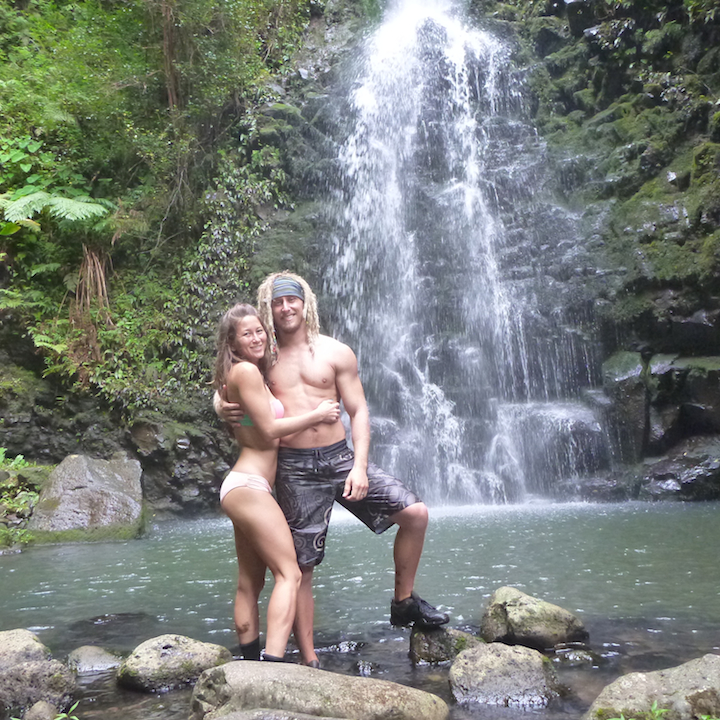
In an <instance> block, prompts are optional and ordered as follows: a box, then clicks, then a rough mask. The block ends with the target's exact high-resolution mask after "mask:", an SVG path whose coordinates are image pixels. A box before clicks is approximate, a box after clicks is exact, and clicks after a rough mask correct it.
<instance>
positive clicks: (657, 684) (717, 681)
mask: <svg viewBox="0 0 720 720" xmlns="http://www.w3.org/2000/svg"><path fill="white" fill-rule="evenodd" d="M653 703H657V706H656V707H657V708H658V709H661V710H663V711H665V710H667V712H666V713H663V718H664V719H665V720H694V718H697V717H700V716H702V715H708V716H711V717H718V716H720V655H712V654H708V655H705V656H703V657H701V658H696V659H695V660H691V661H690V662H686V663H684V664H683V665H679V666H677V667H673V668H668V669H667V670H657V671H655V672H648V673H630V674H628V675H624V676H623V677H621V678H619V679H618V680H616V681H615V682H613V683H611V684H610V685H608V686H607V687H606V688H605V689H604V690H603V691H602V692H601V693H600V695H598V697H597V698H596V700H595V702H594V703H593V704H592V705H591V707H590V709H589V710H588V712H587V713H586V714H585V716H584V720H601V719H602V718H608V717H620V715H621V713H622V715H624V716H625V717H628V718H630V717H644V716H645V715H647V716H648V717H649V716H650V713H651V708H652V706H653Z"/></svg>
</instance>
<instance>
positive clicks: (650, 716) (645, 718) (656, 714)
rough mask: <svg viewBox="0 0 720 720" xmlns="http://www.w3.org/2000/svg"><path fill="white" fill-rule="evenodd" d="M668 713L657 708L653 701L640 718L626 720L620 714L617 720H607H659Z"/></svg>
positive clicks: (615, 719)
mask: <svg viewBox="0 0 720 720" xmlns="http://www.w3.org/2000/svg"><path fill="white" fill-rule="evenodd" d="M668 712H670V711H669V710H667V709H663V708H659V707H658V704H657V700H654V701H653V704H652V706H651V707H650V710H649V712H647V713H643V714H642V718H626V717H625V716H624V715H623V714H622V713H621V714H620V717H619V718H609V720H660V718H662V716H663V715H665V714H666V713H668Z"/></svg>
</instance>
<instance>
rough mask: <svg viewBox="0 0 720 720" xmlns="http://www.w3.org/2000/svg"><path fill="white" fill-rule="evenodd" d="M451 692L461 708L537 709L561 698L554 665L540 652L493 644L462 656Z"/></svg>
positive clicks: (452, 676) (453, 669)
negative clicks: (484, 706) (473, 705)
mask: <svg viewBox="0 0 720 720" xmlns="http://www.w3.org/2000/svg"><path fill="white" fill-rule="evenodd" d="M450 688H451V689H452V693H453V696H454V697H455V699H456V700H457V701H458V703H460V704H461V705H470V704H480V705H499V706H501V707H516V708H522V709H528V710H530V709H535V708H542V707H545V706H547V704H548V703H549V702H550V700H552V699H553V698H555V697H558V695H559V694H560V687H559V685H558V683H557V680H556V679H555V674H554V672H553V669H552V667H551V665H550V661H549V660H548V659H547V658H546V657H545V656H544V655H542V654H541V653H539V652H538V651H537V650H533V649H531V648H525V647H517V646H515V647H510V646H509V645H503V644H502V643H489V644H487V645H481V646H479V647H475V648H470V649H469V650H464V651H463V652H461V653H460V654H459V655H458V656H457V658H456V659H455V662H454V663H453V664H452V667H451V668H450Z"/></svg>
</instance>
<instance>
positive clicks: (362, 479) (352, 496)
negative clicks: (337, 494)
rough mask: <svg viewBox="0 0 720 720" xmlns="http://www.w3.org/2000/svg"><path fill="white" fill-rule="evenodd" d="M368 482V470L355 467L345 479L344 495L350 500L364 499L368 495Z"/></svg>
mask: <svg viewBox="0 0 720 720" xmlns="http://www.w3.org/2000/svg"><path fill="white" fill-rule="evenodd" d="M368 484H369V483H368V477H367V471H366V470H363V469H362V468H359V467H353V469H352V470H351V471H350V474H349V475H348V476H347V479H346V480H345V488H344V489H343V497H344V498H347V499H348V500H362V499H363V498H365V497H366V496H367V491H368Z"/></svg>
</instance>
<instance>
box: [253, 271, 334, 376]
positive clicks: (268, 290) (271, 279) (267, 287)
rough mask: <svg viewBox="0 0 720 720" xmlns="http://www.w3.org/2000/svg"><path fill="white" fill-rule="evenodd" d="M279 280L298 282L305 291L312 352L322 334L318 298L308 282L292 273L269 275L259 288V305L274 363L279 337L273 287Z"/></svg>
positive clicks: (305, 306) (306, 318)
mask: <svg viewBox="0 0 720 720" xmlns="http://www.w3.org/2000/svg"><path fill="white" fill-rule="evenodd" d="M278 279H283V280H291V281H294V282H296V283H297V284H298V285H300V287H301V288H302V290H303V294H304V295H305V297H304V298H303V317H304V318H305V322H306V323H307V336H308V343H309V345H310V350H311V351H312V350H313V348H314V346H315V340H316V339H317V336H318V335H319V334H320V321H319V319H318V310H317V298H316V297H315V293H314V292H313V291H312V290H311V289H310V286H309V285H308V284H307V282H306V281H305V280H304V279H303V278H301V277H300V276H299V275H295V273H291V272H287V271H284V272H278V273H272V274H271V275H268V276H267V277H266V278H265V280H264V281H263V283H262V285H260V287H259V288H258V294H257V304H258V311H259V312H260V319H261V320H262V322H263V323H264V324H265V327H266V328H267V329H268V334H269V336H270V348H271V351H272V357H273V363H274V362H276V360H277V352H278V351H277V335H276V333H275V323H274V322H273V316H272V299H273V286H274V284H275V281H276V280H278Z"/></svg>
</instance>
